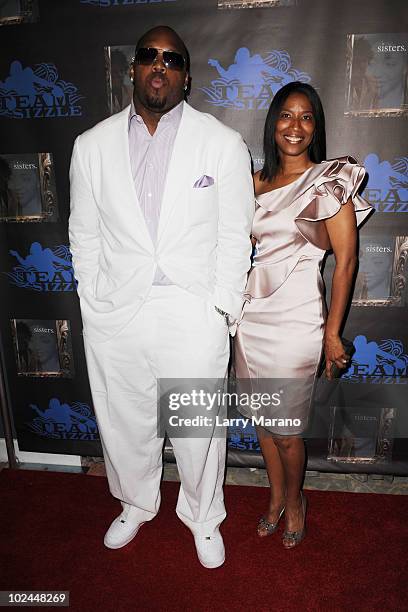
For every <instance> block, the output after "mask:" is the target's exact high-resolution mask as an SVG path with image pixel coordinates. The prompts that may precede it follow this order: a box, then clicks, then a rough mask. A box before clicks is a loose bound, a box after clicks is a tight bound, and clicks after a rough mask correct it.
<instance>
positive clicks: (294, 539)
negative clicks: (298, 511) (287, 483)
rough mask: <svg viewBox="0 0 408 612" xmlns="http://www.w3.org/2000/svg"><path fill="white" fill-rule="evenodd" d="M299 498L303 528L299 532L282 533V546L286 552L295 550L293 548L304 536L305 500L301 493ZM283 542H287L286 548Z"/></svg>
mask: <svg viewBox="0 0 408 612" xmlns="http://www.w3.org/2000/svg"><path fill="white" fill-rule="evenodd" d="M301 496H302V510H303V527H302V529H301V530H300V531H286V530H285V531H284V532H283V537H282V540H283V546H284V548H286V549H287V550H289V549H290V548H295V546H298V544H300V543H301V541H302V540H303V538H304V537H305V535H306V511H307V498H306V497H305V496H304V495H303V491H301ZM285 540H286V541H288V542H289V545H288V546H287V545H286V544H285Z"/></svg>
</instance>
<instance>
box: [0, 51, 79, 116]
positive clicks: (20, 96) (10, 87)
mask: <svg viewBox="0 0 408 612" xmlns="http://www.w3.org/2000/svg"><path fill="white" fill-rule="evenodd" d="M82 98H83V96H81V95H79V93H78V89H77V87H75V85H73V84H72V83H67V82H66V81H63V80H62V79H59V78H58V70H57V68H56V67H55V66H54V64H36V66H35V67H34V70H33V69H32V68H30V67H27V68H23V65H22V64H21V62H19V61H18V60H15V61H14V62H12V63H11V65H10V75H9V76H8V77H7V78H6V79H5V80H4V81H0V116H3V117H11V118H14V119H36V118H41V119H42V118H44V117H77V116H80V115H82V108H81V106H79V105H78V101H79V100H81V99H82Z"/></svg>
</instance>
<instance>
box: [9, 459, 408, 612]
mask: <svg viewBox="0 0 408 612" xmlns="http://www.w3.org/2000/svg"><path fill="white" fill-rule="evenodd" d="M0 486H1V499H2V501H1V506H0V517H1V535H0V547H1V557H0V567H1V570H0V574H1V575H0V590H18V589H36V590H40V589H41V590H58V589H61V590H69V591H70V598H71V602H70V609H71V610H73V611H75V612H76V611H77V610H80V611H84V612H93V611H94V610H97V611H98V612H109V611H115V612H118V611H122V610H129V611H134V610H136V611H139V610H147V611H151V610H152V611H154V610H160V611H161V610H163V611H166V612H167V611H173V610H174V611H176V610H177V611H181V610H194V612H201V611H204V610H207V611H218V610H223V611H224V612H226V611H228V612H229V611H230V610H233V611H234V612H235V611H239V610H246V611H247V610H248V609H249V610H251V609H252V610H254V611H256V612H259V611H267V610H268V611H269V610H273V611H282V612H283V611H285V612H288V611H289V612H291V611H304V610H307V611H309V610H310V611H320V610H321V611H325V612H326V611H337V610H347V611H349V610H353V611H354V610H358V611H360V610H367V611H370V612H373V611H380V610H381V611H388V610H389V611H393V612H394V611H397V610H398V611H400V610H408V603H407V591H408V588H407V556H408V550H407V549H408V547H407V544H408V541H407V518H408V498H407V497H406V496H399V495H376V494H371V495H369V494H359V493H333V492H321V491H310V492H307V497H308V499H309V512H308V521H307V525H308V534H307V537H306V539H305V541H304V542H303V543H302V544H301V545H300V546H299V547H298V548H296V550H291V551H286V550H284V549H283V547H282V544H281V534H282V527H280V528H279V531H278V532H277V533H275V534H274V535H273V536H271V537H268V538H265V539H262V540H261V539H259V538H258V537H257V536H256V533H255V526H256V522H257V519H258V516H259V514H260V513H261V512H262V510H263V509H264V508H265V507H266V504H267V497H268V490H267V489H263V488H255V487H239V486H229V487H226V489H225V497H226V504H227V510H228V512H229V515H228V517H227V519H226V521H225V522H224V523H223V527H222V532H223V535H224V539H225V544H226V549H227V560H226V562H225V565H224V566H223V567H221V568H219V569H216V570H206V569H204V568H202V567H201V565H200V564H199V562H198V560H197V558H196V555H195V549H194V544H193V539H192V537H191V535H190V532H189V531H188V530H187V528H186V527H184V525H182V523H181V522H180V521H179V520H178V518H177V516H176V514H175V512H174V507H175V504H176V497H177V490H178V485H177V484H176V483H167V482H166V483H163V486H162V507H161V510H160V513H159V515H158V516H157V518H156V519H155V520H154V521H152V522H151V523H149V524H146V525H144V526H143V527H142V528H141V530H140V532H139V534H138V535H137V537H136V538H135V540H133V542H132V543H131V544H129V545H128V546H127V547H126V548H123V549H121V550H117V551H113V550H108V549H106V548H105V547H104V546H103V543H102V539H103V535H104V532H105V530H106V528H107V527H108V526H109V524H110V522H111V520H112V519H113V518H114V516H115V515H116V514H118V513H119V511H120V506H119V504H118V502H116V501H115V500H114V499H113V498H111V497H110V495H109V493H108V488H107V482H106V480H105V479H104V478H90V477H88V476H83V475H77V474H67V473H55V472H34V471H24V470H20V471H16V472H12V471H10V470H3V471H2V472H1V473H0ZM37 609H38V608H37Z"/></svg>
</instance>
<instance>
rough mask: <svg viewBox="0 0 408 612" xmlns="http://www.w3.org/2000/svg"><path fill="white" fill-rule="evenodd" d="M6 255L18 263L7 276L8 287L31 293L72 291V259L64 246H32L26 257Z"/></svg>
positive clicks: (73, 288) (74, 288)
mask: <svg viewBox="0 0 408 612" xmlns="http://www.w3.org/2000/svg"><path fill="white" fill-rule="evenodd" d="M9 253H10V255H11V256H12V257H14V258H15V259H16V260H17V262H18V265H17V266H15V267H14V268H13V270H12V272H8V273H7V276H8V277H9V280H10V283H11V284H12V285H14V286H16V287H20V288H22V289H31V290H33V291H58V292H59V291H75V290H76V280H75V278H74V271H73V269H72V261H71V260H72V256H71V253H70V251H69V248H68V247H67V246H65V245H59V246H57V247H55V248H53V249H50V248H48V247H47V248H44V249H43V248H42V246H41V244H40V243H39V242H33V243H32V245H31V247H30V252H29V254H28V255H27V256H26V257H23V256H21V255H20V254H19V253H18V251H13V250H11V251H9Z"/></svg>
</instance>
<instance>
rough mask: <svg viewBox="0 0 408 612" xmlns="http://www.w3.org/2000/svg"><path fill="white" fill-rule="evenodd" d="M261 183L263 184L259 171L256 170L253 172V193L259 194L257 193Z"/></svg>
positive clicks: (260, 189) (260, 188)
mask: <svg viewBox="0 0 408 612" xmlns="http://www.w3.org/2000/svg"><path fill="white" fill-rule="evenodd" d="M263 184H264V182H263V181H262V180H261V171H260V170H258V172H255V174H254V190H255V195H259V193H260V192H261V191H262V189H263Z"/></svg>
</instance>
